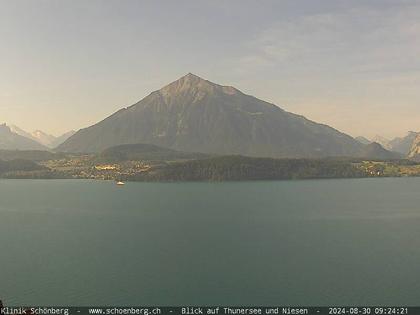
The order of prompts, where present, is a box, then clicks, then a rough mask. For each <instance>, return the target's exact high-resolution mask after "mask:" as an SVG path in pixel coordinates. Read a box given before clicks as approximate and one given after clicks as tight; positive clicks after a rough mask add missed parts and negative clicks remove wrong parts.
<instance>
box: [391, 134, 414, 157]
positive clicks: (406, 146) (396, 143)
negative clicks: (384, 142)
mask: <svg viewBox="0 0 420 315" xmlns="http://www.w3.org/2000/svg"><path fill="white" fill-rule="evenodd" d="M419 134H420V133H419V132H414V131H409V132H408V134H407V135H406V136H405V137H398V138H395V139H393V140H391V141H390V142H389V145H390V146H391V150H392V151H395V152H399V153H402V154H404V155H408V154H409V152H410V149H411V147H412V146H413V142H414V139H416V137H417V136H418V135H419Z"/></svg>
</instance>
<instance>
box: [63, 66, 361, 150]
mask: <svg viewBox="0 0 420 315" xmlns="http://www.w3.org/2000/svg"><path fill="white" fill-rule="evenodd" d="M133 143H149V144H154V145H158V146H163V147H168V148H171V149H174V150H179V151H189V152H202V153H212V154H241V155H247V156H263V157H323V156H354V155H356V154H358V153H359V152H360V150H361V149H362V147H363V145H362V144H361V143H359V142H358V141H356V140H355V139H353V138H352V137H350V136H348V135H346V134H343V133H341V132H339V131H337V130H335V129H333V128H331V127H329V126H326V125H323V124H318V123H315V122H313V121H310V120H308V119H306V118H305V117H303V116H299V115H295V114H292V113H289V112H286V111H284V110H282V109H281V108H279V107H277V106H276V105H273V104H270V103H268V102H265V101H262V100H259V99H257V98H255V97H253V96H250V95H246V94H244V93H242V92H241V91H239V90H237V89H235V88H233V87H230V86H221V85H218V84H215V83H212V82H209V81H207V80H204V79H202V78H200V77H198V76H196V75H193V74H191V73H190V74H188V75H186V76H184V77H182V78H180V79H179V80H177V81H175V82H173V83H171V84H169V85H167V86H165V87H164V88H162V89H160V90H158V91H155V92H153V93H151V94H150V95H148V96H147V97H145V98H144V99H142V100H141V101H139V102H138V103H136V104H134V105H132V106H130V107H128V108H123V109H121V110H119V111H117V112H116V113H114V114H113V115H111V116H109V117H108V118H106V119H104V120H103V121H101V122H99V123H97V124H95V125H93V126H91V127H88V128H85V129H81V130H79V131H78V132H77V133H76V134H75V135H73V136H72V137H70V138H69V139H68V140H67V141H65V142H64V143H63V144H62V145H60V146H59V147H58V148H57V150H58V151H63V152H100V151H102V150H104V149H106V148H109V147H112V146H115V145H120V144H133Z"/></svg>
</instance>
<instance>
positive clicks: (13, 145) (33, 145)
mask: <svg viewBox="0 0 420 315" xmlns="http://www.w3.org/2000/svg"><path fill="white" fill-rule="evenodd" d="M0 149H2V150H47V148H46V147H45V146H43V145H42V144H40V143H38V142H36V141H34V140H32V139H29V138H26V137H24V136H21V135H18V134H17V133H14V132H12V130H11V129H10V128H9V127H8V126H7V125H6V124H2V125H0Z"/></svg>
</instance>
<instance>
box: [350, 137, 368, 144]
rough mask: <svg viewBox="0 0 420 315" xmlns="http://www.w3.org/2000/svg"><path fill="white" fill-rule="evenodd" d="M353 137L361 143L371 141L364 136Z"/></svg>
mask: <svg viewBox="0 0 420 315" xmlns="http://www.w3.org/2000/svg"><path fill="white" fill-rule="evenodd" d="M354 139H356V140H357V141H359V142H360V143H362V144H371V143H372V141H370V140H369V139H367V138H365V137H362V136H360V137H356V138H354Z"/></svg>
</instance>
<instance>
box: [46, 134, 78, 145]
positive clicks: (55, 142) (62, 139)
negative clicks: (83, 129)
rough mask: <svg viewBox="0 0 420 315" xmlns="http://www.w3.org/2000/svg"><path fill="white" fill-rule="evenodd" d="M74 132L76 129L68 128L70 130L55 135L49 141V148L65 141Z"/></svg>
mask: <svg viewBox="0 0 420 315" xmlns="http://www.w3.org/2000/svg"><path fill="white" fill-rule="evenodd" d="M75 133H76V131H74V130H70V131H68V132H66V133H64V134H62V135H61V136H58V137H56V138H55V139H54V140H53V141H51V144H50V146H51V148H56V147H58V146H59V145H60V144H62V143H63V142H64V141H66V140H67V139H68V138H70V137H71V136H72V135H74V134H75Z"/></svg>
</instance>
